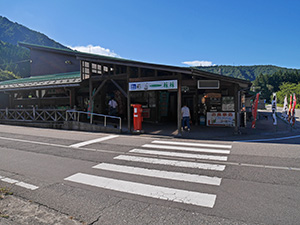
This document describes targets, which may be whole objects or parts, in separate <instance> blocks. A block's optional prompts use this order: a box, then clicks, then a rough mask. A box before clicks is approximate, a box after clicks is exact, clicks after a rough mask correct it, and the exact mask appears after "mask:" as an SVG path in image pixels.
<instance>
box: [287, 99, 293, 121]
mask: <svg viewBox="0 0 300 225" xmlns="http://www.w3.org/2000/svg"><path fill="white" fill-rule="evenodd" d="M292 104H293V96H292V95H290V105H289V117H288V121H289V122H290V121H291V119H292Z"/></svg>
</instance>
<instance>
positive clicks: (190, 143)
mask: <svg viewBox="0 0 300 225" xmlns="http://www.w3.org/2000/svg"><path fill="white" fill-rule="evenodd" d="M151 143H153V144H168V145H183V146H193V147H212V148H225V149H226V148H228V149H231V148H232V146H231V145H216V144H203V143H193V142H174V141H152V142H151Z"/></svg>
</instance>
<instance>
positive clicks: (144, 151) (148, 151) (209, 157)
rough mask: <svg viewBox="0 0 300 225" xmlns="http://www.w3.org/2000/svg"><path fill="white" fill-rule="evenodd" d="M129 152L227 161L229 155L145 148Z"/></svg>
mask: <svg viewBox="0 0 300 225" xmlns="http://www.w3.org/2000/svg"><path fill="white" fill-rule="evenodd" d="M129 152H132V153H141V154H149V155H163V156H174V157H182V158H193V159H207V160H217V161H227V156H215V155H199V154H189V153H179V152H162V151H152V150H144V149H132V150H130V151H129Z"/></svg>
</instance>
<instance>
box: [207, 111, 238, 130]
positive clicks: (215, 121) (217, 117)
mask: <svg viewBox="0 0 300 225" xmlns="http://www.w3.org/2000/svg"><path fill="white" fill-rule="evenodd" d="M206 116H207V117H206V123H207V126H229V127H233V126H234V122H235V114H234V113H233V112H208V113H207V114H206Z"/></svg>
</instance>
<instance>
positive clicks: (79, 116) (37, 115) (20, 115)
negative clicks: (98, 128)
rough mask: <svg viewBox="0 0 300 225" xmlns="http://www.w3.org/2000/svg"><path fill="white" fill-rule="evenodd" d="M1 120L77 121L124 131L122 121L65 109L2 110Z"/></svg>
mask: <svg viewBox="0 0 300 225" xmlns="http://www.w3.org/2000/svg"><path fill="white" fill-rule="evenodd" d="M0 120H8V121H39V122H64V121H77V122H86V123H90V124H96V125H99V124H101V125H102V124H103V126H105V127H107V126H113V127H119V129H120V130H121V129H122V119H121V117H117V116H109V115H104V114H98V113H89V112H84V111H76V110H64V109H36V108H32V109H8V108H6V109H0Z"/></svg>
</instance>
